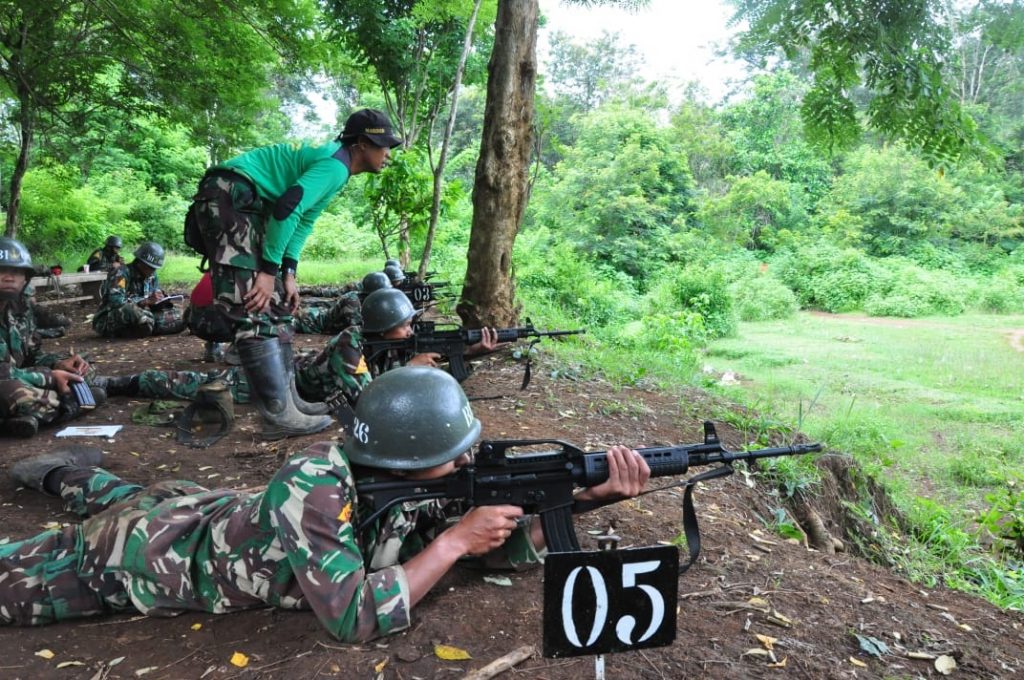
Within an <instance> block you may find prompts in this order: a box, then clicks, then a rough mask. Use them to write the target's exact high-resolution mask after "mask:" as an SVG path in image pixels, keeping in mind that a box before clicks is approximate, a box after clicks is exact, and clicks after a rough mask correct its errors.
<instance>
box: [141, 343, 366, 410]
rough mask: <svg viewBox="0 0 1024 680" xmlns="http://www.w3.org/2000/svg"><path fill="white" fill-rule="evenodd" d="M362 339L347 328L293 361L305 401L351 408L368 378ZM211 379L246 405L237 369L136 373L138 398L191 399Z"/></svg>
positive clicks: (245, 382) (244, 386)
mask: <svg viewBox="0 0 1024 680" xmlns="http://www.w3.org/2000/svg"><path fill="white" fill-rule="evenodd" d="M362 347H363V338H362V335H361V334H360V333H359V329H358V328H349V329H346V330H345V331H344V332H342V333H339V334H338V335H336V336H334V337H333V338H331V339H330V340H329V341H328V342H327V344H326V345H325V346H324V348H323V349H322V350H320V351H319V352H317V353H313V354H310V353H307V354H300V355H298V356H296V358H295V386H296V387H297V388H298V390H299V395H300V396H301V397H302V398H303V399H306V400H308V401H317V402H323V401H327V400H328V399H331V400H336V399H337V398H338V397H339V396H340V397H344V398H345V400H346V401H347V402H348V404H349V405H350V406H352V407H354V406H355V404H356V401H357V400H358V399H359V393H360V392H362V390H363V388H365V387H366V386H367V385H368V384H369V383H370V380H371V379H372V373H371V371H370V369H369V368H368V367H367V365H366V362H365V361H364V360H363V356H362ZM214 380H221V381H224V382H226V383H227V385H228V388H229V389H230V390H231V397H232V399H234V401H235V403H236V404H247V403H249V401H250V398H249V394H250V391H249V383H248V380H247V379H246V377H245V372H244V371H242V370H240V369H239V367H232V368H229V369H227V370H219V371H157V370H147V371H143V372H142V373H140V374H139V396H142V397H147V398H149V399H186V400H189V401H191V400H192V399H195V397H196V394H197V393H198V392H199V387H200V386H202V385H205V384H207V383H210V382H213V381H214Z"/></svg>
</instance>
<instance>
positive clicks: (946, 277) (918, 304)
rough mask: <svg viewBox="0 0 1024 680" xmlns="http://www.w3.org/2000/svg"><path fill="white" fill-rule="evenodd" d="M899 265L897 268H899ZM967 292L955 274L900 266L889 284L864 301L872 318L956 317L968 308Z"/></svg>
mask: <svg viewBox="0 0 1024 680" xmlns="http://www.w3.org/2000/svg"><path fill="white" fill-rule="evenodd" d="M897 266H898V265H897ZM967 292H968V291H967V290H965V288H964V286H963V284H962V281H961V280H960V279H959V278H957V277H956V276H955V275H952V274H949V273H947V272H943V271H928V270H925V269H921V268H920V267H917V266H914V265H910V264H908V265H906V266H903V267H899V268H898V269H897V271H896V272H895V273H894V275H893V276H892V277H891V278H889V280H888V281H887V285H885V286H884V287H882V288H881V289H880V290H878V291H876V292H875V293H873V294H872V295H871V296H870V297H868V299H867V300H866V301H865V302H864V311H866V312H867V313H868V314H871V315H873V316H900V317H908V318H912V317H916V316H926V315H929V314H944V315H947V316H955V315H957V314H963V312H964V310H965V309H966V308H967Z"/></svg>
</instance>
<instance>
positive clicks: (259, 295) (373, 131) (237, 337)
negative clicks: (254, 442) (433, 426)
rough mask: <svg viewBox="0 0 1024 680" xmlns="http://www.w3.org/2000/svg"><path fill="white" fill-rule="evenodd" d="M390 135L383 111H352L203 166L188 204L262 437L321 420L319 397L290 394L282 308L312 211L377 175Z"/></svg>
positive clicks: (291, 301)
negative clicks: (330, 128) (298, 137)
mask: <svg viewBox="0 0 1024 680" xmlns="http://www.w3.org/2000/svg"><path fill="white" fill-rule="evenodd" d="M401 143H402V140H401V139H399V138H398V137H396V136H395V135H394V133H393V130H392V127H391V121H390V120H389V119H388V117H387V114H385V113H383V112H382V111H377V110H375V109H362V110H359V111H356V112H355V113H353V114H352V115H351V116H349V117H348V120H347V121H346V122H345V129H344V130H343V131H342V133H341V134H340V135H339V136H338V137H337V138H336V139H335V140H334V141H332V142H329V143H327V144H322V145H320V146H307V145H305V144H303V145H298V144H276V145H274V146H266V147H261V148H258V149H253V150H252V151H248V152H246V153H244V154H242V155H240V156H236V157H235V158H232V159H231V160H229V161H226V162H224V163H222V164H220V165H217V166H214V167H212V168H210V169H209V170H208V171H207V172H206V175H205V176H204V177H203V179H202V180H201V181H200V183H199V191H198V192H197V193H196V196H195V198H194V199H193V203H192V206H191V207H190V208H189V216H188V218H187V219H188V220H193V221H194V222H193V223H194V224H195V225H196V226H198V228H199V231H200V232H201V234H202V240H203V242H204V246H205V251H206V253H207V256H208V257H209V259H210V269H211V273H212V275H213V293H214V305H215V307H216V310H217V312H218V313H219V314H220V315H221V316H222V317H223V319H224V321H225V323H224V324H220V325H221V326H222V327H223V328H225V329H233V332H234V335H233V336H231V335H230V334H228V335H227V337H210V338H203V339H204V340H211V341H215V342H227V341H231V340H234V341H235V342H236V344H237V346H238V354H239V357H240V359H241V363H242V369H243V370H244V371H245V374H246V377H247V378H248V380H249V384H250V385H252V386H253V392H252V398H253V401H254V402H255V403H256V405H257V407H258V408H259V410H260V413H261V414H262V416H263V421H264V427H263V432H262V436H263V437H264V438H265V439H280V438H282V437H290V436H298V435H304V434H312V433H314V432H319V431H320V430H323V429H324V428H326V427H327V426H328V425H330V422H331V419H330V418H329V417H328V416H327V415H326V414H327V412H328V409H327V406H326V405H325V404H311V403H307V402H305V401H302V400H301V399H300V398H299V397H298V394H297V393H296V391H295V382H294V373H293V372H294V369H293V366H292V346H291V342H292V337H293V331H292V330H291V326H290V322H291V315H292V313H293V312H294V311H295V310H296V308H297V307H298V303H299V291H298V286H297V284H296V282H295V273H296V270H297V269H298V265H299V256H300V254H301V253H302V246H303V244H304V243H305V242H306V239H307V238H308V237H309V235H310V233H311V232H312V231H313V224H314V223H315V222H316V219H317V217H319V216H320V213H321V212H323V210H324V208H326V207H327V204H328V203H329V202H330V201H331V199H332V198H334V196H335V195H336V194H337V193H338V192H340V191H341V190H342V189H343V188H344V187H345V184H346V183H347V182H348V179H349V177H352V176H353V175H358V174H360V173H363V172H374V173H376V172H380V171H381V170H382V169H383V168H384V166H385V164H386V163H387V160H388V158H389V156H390V154H391V149H392V148H394V147H396V146H399V145H400V144H401Z"/></svg>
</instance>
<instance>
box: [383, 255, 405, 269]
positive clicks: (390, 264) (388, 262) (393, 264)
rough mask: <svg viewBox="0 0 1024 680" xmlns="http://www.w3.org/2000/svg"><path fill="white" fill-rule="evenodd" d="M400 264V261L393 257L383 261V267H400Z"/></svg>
mask: <svg viewBox="0 0 1024 680" xmlns="http://www.w3.org/2000/svg"><path fill="white" fill-rule="evenodd" d="M401 266H402V263H401V262H399V261H398V260H396V259H395V258H393V257H392V258H391V259H389V260H385V261H384V267H385V268H387V267H401Z"/></svg>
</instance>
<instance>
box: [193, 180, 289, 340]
mask: <svg viewBox="0 0 1024 680" xmlns="http://www.w3.org/2000/svg"><path fill="white" fill-rule="evenodd" d="M189 210H190V211H191V213H192V215H193V216H194V217H195V220H196V222H197V223H198V225H199V229H200V231H201V233H202V236H203V243H204V246H205V248H206V253H207V256H208V257H209V258H210V273H211V275H212V277H213V296H214V302H213V306H214V307H215V309H216V311H217V312H219V313H220V314H221V315H222V316H223V318H224V320H225V321H226V322H227V323H229V324H230V325H231V328H233V329H234V333H235V335H234V338H233V339H234V340H235V341H238V340H245V339H247V338H254V337H263V338H273V337H279V336H282V335H287V336H288V337H291V333H292V331H291V330H290V329H288V328H285V326H287V325H288V324H290V323H291V310H290V309H288V308H287V307H285V306H284V305H283V304H281V301H282V300H283V299H284V287H283V285H282V284H281V280H280V278H278V279H277V280H276V282H275V284H274V293H273V296H272V298H271V302H270V306H269V308H268V309H267V310H266V311H265V312H258V313H249V312H247V311H245V303H244V302H243V299H244V298H245V295H246V293H248V292H249V291H250V290H251V289H252V286H253V284H254V283H255V281H256V274H257V273H258V271H259V268H260V264H262V262H263V258H262V253H263V234H264V232H265V229H266V227H265V220H266V218H265V215H264V211H263V201H262V199H261V198H260V197H259V195H258V194H257V193H256V190H255V188H254V187H253V185H252V182H250V181H249V180H248V179H246V178H245V177H243V176H242V175H239V174H238V173H236V172H233V171H230V170H224V169H220V170H210V171H208V172H207V173H206V175H205V176H203V179H202V180H200V182H199V190H198V191H197V192H196V195H195V197H194V198H193V202H192V206H191V207H190V208H189ZM200 337H202V336H200ZM203 339H204V340H217V341H218V342H227V341H228V340H229V339H231V338H229V339H217V338H206V337H204V338H203Z"/></svg>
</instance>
